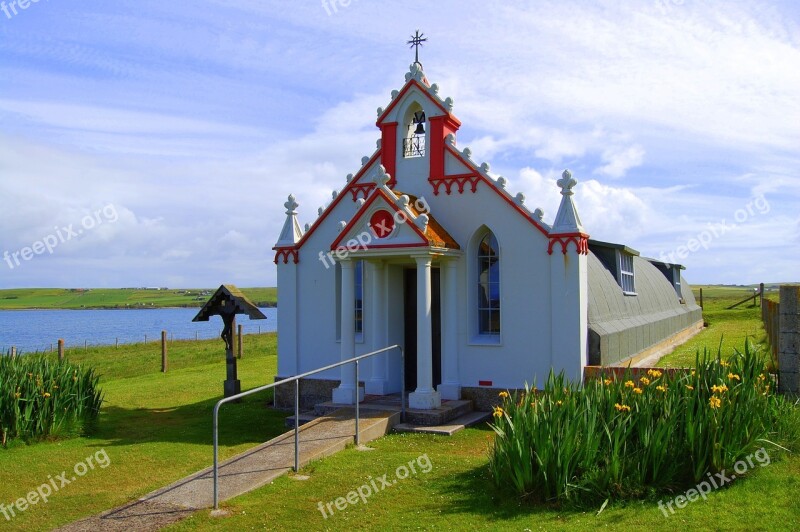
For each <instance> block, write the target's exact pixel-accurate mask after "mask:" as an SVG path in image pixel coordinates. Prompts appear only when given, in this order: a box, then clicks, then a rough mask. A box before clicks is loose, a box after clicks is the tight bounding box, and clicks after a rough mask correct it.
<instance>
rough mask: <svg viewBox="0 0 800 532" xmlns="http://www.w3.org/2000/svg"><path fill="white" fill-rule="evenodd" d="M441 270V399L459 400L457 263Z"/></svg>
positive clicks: (449, 262) (439, 389) (448, 264)
mask: <svg viewBox="0 0 800 532" xmlns="http://www.w3.org/2000/svg"><path fill="white" fill-rule="evenodd" d="M443 266H444V267H443V268H442V269H441V272H442V274H443V277H444V279H442V283H441V288H442V292H444V293H443V294H442V298H441V299H442V383H441V384H440V385H439V388H438V391H439V394H440V395H441V397H442V399H453V400H455V399H461V383H460V379H459V376H458V321H457V319H456V314H457V312H458V262H456V260H455V259H451V260H448V261H447V262H445V263H444V265H443Z"/></svg>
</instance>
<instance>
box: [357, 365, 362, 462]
mask: <svg viewBox="0 0 800 532" xmlns="http://www.w3.org/2000/svg"><path fill="white" fill-rule="evenodd" d="M358 414H359V408H358V360H356V447H358V446H359V445H361V437H360V436H359V434H358V432H359V431H358V421H359V419H358V417H359V415H358Z"/></svg>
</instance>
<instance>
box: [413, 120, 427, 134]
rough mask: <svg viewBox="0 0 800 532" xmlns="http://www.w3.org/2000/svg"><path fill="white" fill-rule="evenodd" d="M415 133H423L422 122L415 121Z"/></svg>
mask: <svg viewBox="0 0 800 532" xmlns="http://www.w3.org/2000/svg"><path fill="white" fill-rule="evenodd" d="M414 134H415V135H424V134H425V126H423V125H422V122H417V129H415V130H414Z"/></svg>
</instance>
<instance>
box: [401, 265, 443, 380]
mask: <svg viewBox="0 0 800 532" xmlns="http://www.w3.org/2000/svg"><path fill="white" fill-rule="evenodd" d="M404 277H405V278H404V282H403V292H404V296H403V304H404V311H403V320H404V323H405V334H404V340H405V359H406V364H405V372H406V382H405V385H406V390H408V391H412V392H413V391H414V390H416V389H417V270H416V269H408V270H405V276H404ZM440 279H441V278H440V275H439V269H438V268H431V327H432V329H433V334H432V336H433V345H432V346H431V347H432V348H433V388H434V389H436V387H437V386H438V385H439V384H441V383H442V312H441V311H442V299H441V294H440V291H439V286H440Z"/></svg>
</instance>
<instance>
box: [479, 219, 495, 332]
mask: <svg viewBox="0 0 800 532" xmlns="http://www.w3.org/2000/svg"><path fill="white" fill-rule="evenodd" d="M499 251H500V248H499V246H498V245H497V239H496V238H495V236H494V234H493V233H492V232H489V233H487V234H486V236H484V237H483V239H481V242H480V244H479V245H478V249H477V254H478V256H477V261H478V276H477V282H478V287H477V288H478V299H477V303H478V334H481V335H499V334H500V253H499Z"/></svg>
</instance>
